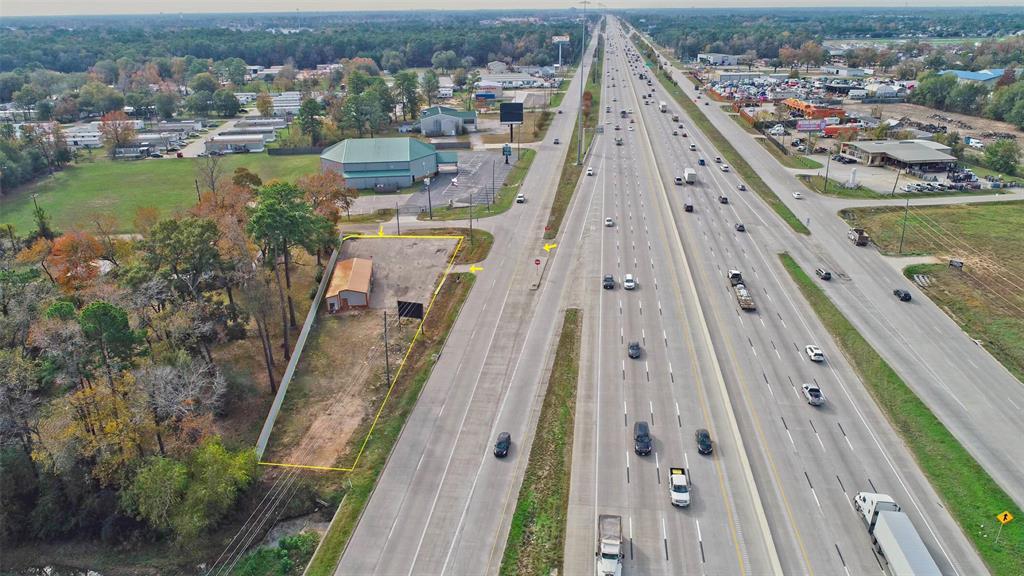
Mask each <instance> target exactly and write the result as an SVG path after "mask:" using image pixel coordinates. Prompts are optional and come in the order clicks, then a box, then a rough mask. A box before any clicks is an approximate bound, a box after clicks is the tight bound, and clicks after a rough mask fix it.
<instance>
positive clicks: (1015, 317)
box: [842, 202, 1024, 381]
mask: <svg viewBox="0 0 1024 576" xmlns="http://www.w3.org/2000/svg"><path fill="white" fill-rule="evenodd" d="M842 216H843V217H844V218H846V219H847V221H850V222H856V223H857V225H858V226H862V227H864V228H865V229H866V230H867V231H868V233H869V234H871V237H872V240H874V242H875V244H877V245H878V246H879V248H880V249H881V250H882V251H883V252H885V253H891V254H895V253H896V252H897V251H898V250H899V242H900V234H901V231H902V222H903V208H902V207H889V208H854V209H849V210H844V211H843V212H842ZM937 227H941V229H942V230H945V231H946V233H947V235H948V236H951V237H955V238H957V239H958V242H959V243H962V244H963V245H966V246H969V247H970V251H971V252H973V253H974V254H965V253H964V251H963V250H951V249H950V248H949V247H948V246H945V245H943V244H941V243H938V242H937V240H938V237H937V235H936V230H937V229H938V228H937ZM1022 229H1024V202H1000V203H991V204H987V203H986V204H961V205H956V206H928V207H917V208H913V209H912V210H911V211H910V213H909V217H908V219H907V232H906V235H905V237H904V238H903V253H904V254H929V255H934V256H936V257H938V258H939V259H941V260H943V261H945V260H946V259H949V258H956V259H962V260H964V263H965V271H966V273H964V272H959V271H956V270H953V269H951V268H949V267H948V266H947V265H945V264H939V265H934V266H917V267H911V268H908V269H907V270H905V273H906V274H908V275H911V276H912V275H913V274H927V275H928V276H930V277H931V280H932V282H931V285H929V286H925V287H924V288H923V290H924V291H925V293H926V294H928V296H929V297H930V298H931V299H932V300H934V301H935V302H936V303H937V304H938V305H939V306H941V307H942V308H943V309H944V310H945V311H946V312H947V313H948V314H949V315H950V316H951V317H952V318H953V320H955V321H956V322H957V323H958V324H959V325H960V327H961V328H963V330H964V331H965V332H967V333H968V334H970V335H971V337H972V338H974V339H976V340H979V341H981V343H982V344H983V345H984V346H985V349H986V350H988V351H989V352H990V353H991V354H992V355H993V356H995V358H996V359H997V360H999V361H1000V362H1002V364H1003V365H1004V366H1006V369H1007V370H1009V371H1010V372H1011V373H1012V374H1014V375H1015V376H1016V377H1017V378H1018V379H1019V380H1021V381H1024V312H1022V310H1024V292H1022V291H1021V290H1020V289H1019V286H1018V285H1017V283H1015V282H1013V280H1012V278H1024V253H1022V251H1021V249H1020V248H1021V240H1020V238H1021V236H1020V230H1022ZM976 254H982V255H985V256H986V257H987V258H986V260H988V261H991V262H996V263H997V266H998V267H999V268H1000V271H999V275H1000V276H1002V277H1003V280H997V279H994V278H990V277H989V276H990V274H991V273H990V272H989V271H988V270H987V269H980V270H979V268H980V266H981V264H982V263H981V262H979V261H978V259H977V257H976V256H975V255H976Z"/></svg>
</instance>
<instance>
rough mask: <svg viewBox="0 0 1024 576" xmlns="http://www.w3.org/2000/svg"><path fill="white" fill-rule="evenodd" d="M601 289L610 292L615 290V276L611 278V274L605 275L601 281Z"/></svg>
mask: <svg viewBox="0 0 1024 576" xmlns="http://www.w3.org/2000/svg"><path fill="white" fill-rule="evenodd" d="M601 287H602V288H604V289H605V290H612V289H614V288H615V276H612V275H611V274H605V275H604V278H603V279H602V280H601Z"/></svg>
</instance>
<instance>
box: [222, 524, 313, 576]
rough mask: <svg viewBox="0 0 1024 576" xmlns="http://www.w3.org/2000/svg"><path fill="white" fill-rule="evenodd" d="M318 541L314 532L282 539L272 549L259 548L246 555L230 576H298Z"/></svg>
mask: <svg viewBox="0 0 1024 576" xmlns="http://www.w3.org/2000/svg"><path fill="white" fill-rule="evenodd" d="M319 540H320V536H319V535H318V534H317V533H316V532H303V533H301V534H296V535H295V536H288V537H285V538H282V539H281V541H280V542H279V543H278V545H277V546H275V547H273V548H260V549H259V550H257V551H255V552H252V553H251V554H248V555H246V556H245V558H242V560H241V561H240V562H239V563H238V565H237V566H235V567H234V569H232V570H231V576H300V575H301V574H302V568H303V566H305V565H306V562H309V559H310V558H311V557H312V556H313V550H314V549H315V548H316V543H317V542H318V541H319Z"/></svg>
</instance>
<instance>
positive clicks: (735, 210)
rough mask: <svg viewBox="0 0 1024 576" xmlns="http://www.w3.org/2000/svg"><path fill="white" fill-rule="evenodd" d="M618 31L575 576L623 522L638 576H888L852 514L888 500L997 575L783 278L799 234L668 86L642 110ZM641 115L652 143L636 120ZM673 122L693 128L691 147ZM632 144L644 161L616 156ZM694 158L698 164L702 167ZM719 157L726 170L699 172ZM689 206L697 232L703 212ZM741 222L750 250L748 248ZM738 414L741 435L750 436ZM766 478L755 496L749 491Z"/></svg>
mask: <svg viewBox="0 0 1024 576" xmlns="http://www.w3.org/2000/svg"><path fill="white" fill-rule="evenodd" d="M610 20H611V21H610V23H609V27H608V30H609V45H611V46H617V47H619V49H618V50H614V53H613V54H611V55H610V57H609V61H608V63H607V64H606V66H605V69H606V70H608V71H611V73H612V74H611V77H608V76H606V81H610V82H614V83H615V84H616V86H615V87H609V88H607V91H608V92H607V93H606V96H605V97H604V99H603V104H608V105H611V106H612V114H610V115H608V116H609V119H610V120H611V122H612V124H610V125H606V126H605V128H606V133H605V135H604V136H601V137H600V138H599V140H600V142H598V143H597V144H596V146H595V150H594V154H593V158H592V159H591V165H592V166H593V167H594V169H595V176H594V177H592V178H588V179H587V182H586V183H585V185H584V188H583V189H582V191H581V192H582V193H583V195H584V196H586V195H593V196H597V197H598V198H599V200H598V202H599V203H600V205H601V206H602V207H603V210H602V213H601V214H594V215H591V217H590V218H589V220H590V221H592V222H593V221H597V222H598V225H599V224H600V221H601V220H603V217H604V216H610V217H612V218H614V219H615V226H612V227H607V228H605V229H604V230H603V231H601V232H600V233H595V234H593V235H591V236H585V237H584V240H585V241H586V242H588V243H589V246H590V247H589V248H587V249H585V250H583V252H584V253H585V254H587V255H588V260H587V261H586V262H585V264H584V270H585V274H583V275H582V277H583V278H584V279H585V284H584V286H583V290H584V292H585V295H584V297H583V298H584V299H583V301H584V303H585V304H584V308H585V309H586V310H587V316H586V319H585V323H584V326H585V331H586V334H585V340H584V344H585V346H586V348H587V353H585V355H584V362H585V363H584V366H583V368H582V371H581V378H582V381H581V389H580V400H579V407H578V412H577V427H576V445H575V450H574V457H573V458H574V459H573V477H572V487H573V488H572V494H571V496H570V513H569V529H568V534H569V539H568V542H567V547H566V572H567V573H570V574H578V573H580V574H581V573H588V572H591V571H592V570H593V567H592V566H593V562H594V558H593V551H594V542H595V539H596V533H595V528H594V523H595V519H596V516H597V514H602V513H615V514H620V515H622V516H623V518H624V524H625V526H626V530H627V537H631V541H630V546H631V547H630V549H629V552H628V554H627V557H626V559H625V564H626V572H627V573H642V574H680V573H685V574H691V573H692V574H697V573H707V574H738V573H745V574H765V573H771V572H773V571H776V572H777V571H778V568H777V567H776V566H775V565H774V558H776V557H777V559H778V562H779V565H780V566H781V573H785V574H843V573H846V574H863V573H874V572H875V571H876V570H879V568H880V566H879V563H878V561H877V560H876V558H875V557H874V554H873V553H872V550H871V545H870V541H869V537H868V535H867V533H866V530H865V528H864V525H863V523H862V522H861V520H860V519H859V518H858V516H857V514H856V513H855V512H854V511H853V508H852V506H851V504H850V499H851V498H852V496H853V495H854V494H855V493H856V492H858V491H878V492H884V493H888V494H890V495H892V496H893V497H894V498H895V499H896V500H897V501H898V502H900V503H902V505H903V507H904V509H905V511H907V513H908V514H909V515H910V517H911V519H912V520H913V522H914V524H915V526H916V527H917V528H918V532H919V533H921V535H922V538H923V539H924V540H925V542H926V544H927V545H928V547H929V549H930V551H931V552H932V555H933V557H934V558H935V560H936V562H937V563H938V564H939V566H940V567H941V568H942V570H943V572H944V573H948V574H964V575H967V574H972V575H973V574H982V573H985V572H986V569H985V567H984V565H983V564H982V563H981V561H980V559H979V558H978V557H977V555H976V554H975V553H974V551H973V549H972V548H971V546H970V544H969V543H968V542H967V540H966V538H964V536H963V535H962V533H961V532H960V530H959V527H958V526H956V524H955V523H954V522H953V521H952V519H951V518H950V517H949V515H948V513H946V512H945V510H944V509H943V508H942V506H941V504H940V502H939V501H938V498H937V496H936V495H935V493H934V491H933V490H932V489H931V488H930V486H929V485H928V483H927V481H926V479H925V478H924V476H923V474H922V473H921V472H920V470H919V469H918V468H917V466H916V465H915V463H914V461H913V459H912V457H911V456H910V454H909V453H908V452H907V450H906V449H905V448H904V447H903V446H902V444H901V442H900V441H899V439H898V437H897V435H896V433H895V432H894V431H893V430H892V428H891V427H890V426H889V425H888V423H887V422H886V420H885V418H884V416H882V414H881V413H880V412H879V410H878V409H877V407H876V406H875V405H874V403H873V401H872V399H871V397H870V396H869V394H868V393H867V392H866V390H865V389H864V387H863V385H862V384H861V383H860V382H859V380H858V379H857V377H856V375H855V374H854V372H853V371H852V369H851V368H850V366H849V365H848V364H847V363H846V362H845V359H844V358H843V357H842V356H841V354H840V353H839V352H838V351H837V350H836V349H835V346H834V344H832V342H831V340H830V338H829V336H828V334H827V332H826V331H825V330H824V328H823V327H822V326H821V325H820V323H819V322H818V321H817V319H816V318H815V316H814V314H813V312H812V311H811V309H810V308H809V306H808V305H807V304H806V303H805V302H804V301H803V299H802V297H801V296H800V295H799V293H798V292H797V289H796V287H795V286H794V285H793V283H792V282H791V281H790V280H789V278H788V276H787V275H786V273H785V271H784V270H783V269H782V268H781V265H780V264H779V261H778V258H777V253H778V252H780V251H782V250H783V249H788V245H789V242H788V239H789V237H790V236H792V235H793V234H792V233H791V232H790V231H789V230H788V229H785V228H783V227H784V224H782V223H781V221H780V220H779V219H778V218H777V217H776V216H775V215H774V214H773V213H771V212H770V211H769V209H768V208H767V207H766V206H764V205H763V204H762V203H761V202H760V200H759V199H757V198H756V197H755V196H754V195H753V194H752V193H750V192H740V191H738V190H737V187H738V184H739V183H740V181H739V180H738V179H737V178H736V176H735V175H734V174H733V173H732V172H723V171H722V170H721V169H720V167H719V165H718V164H716V163H715V162H714V161H713V159H714V158H715V156H718V155H719V154H718V153H717V152H716V151H714V150H713V148H712V147H711V145H710V143H709V142H708V141H707V139H706V138H705V137H704V136H703V135H702V134H700V133H698V132H696V131H695V130H694V129H693V123H692V122H691V121H690V119H689V118H687V117H685V115H683V114H681V111H680V110H679V109H678V108H679V107H678V105H675V104H674V103H672V104H670V106H669V107H670V112H669V113H660V112H658V105H657V102H658V101H660V100H666V101H668V100H669V99H668V98H667V97H666V95H665V94H664V91H663V90H661V88H660V87H659V86H658V84H657V82H655V83H654V86H655V90H656V91H655V94H654V104H651V105H644V104H642V99H641V97H640V96H641V94H643V93H645V91H646V92H647V93H649V91H650V88H649V87H647V86H646V82H643V81H641V80H639V79H638V78H637V71H638V70H634V69H632V68H631V67H630V66H629V65H628V64H627V63H626V60H625V58H624V54H623V50H622V49H621V47H622V46H624V43H625V40H624V39H623V37H622V36H621V35H620V34H619V33H618V26H617V24H616V23H615V22H616V21H615V20H613V19H610ZM616 68H618V71H615V69H616ZM609 96H611V98H609ZM612 98H617V100H618V101H617V102H613V101H612ZM629 108H632V109H633V114H632V115H631V117H632V118H633V119H634V120H635V121H636V123H635V124H628V120H622V119H620V118H619V117H618V116H619V111H620V110H621V109H629ZM709 108H710V107H709ZM672 113H680V114H681V118H680V120H681V123H682V124H683V125H684V128H683V129H681V130H680V129H679V128H678V122H675V123H674V122H672V121H671V115H672ZM727 121H728V122H732V120H728V119H727ZM616 123H620V124H621V125H622V130H621V131H615V130H614V129H613V128H614V125H615V124H616ZM628 126H633V127H634V130H633V131H629V130H628ZM673 130H680V131H686V132H687V133H688V137H687V138H684V137H682V136H681V135H679V136H673V135H672V131H673ZM618 135H622V136H623V137H624V139H625V144H624V146H615V145H614V141H613V139H614V137H615V136H618ZM691 142H692V143H694V144H695V145H696V148H697V150H696V151H690V150H689V149H688V148H689V144H690V143H691ZM699 157H703V158H705V159H706V160H707V166H698V165H697V158H699ZM688 167H692V168H694V169H696V170H697V173H698V176H697V183H696V184H695V185H692V186H687V185H682V186H677V185H675V184H674V183H673V178H674V177H675V176H681V175H682V173H683V169H684V168H688ZM720 196H726V197H728V199H729V203H728V204H723V203H720V201H719V197H720ZM687 201H691V202H692V203H693V205H694V207H695V211H694V212H693V213H685V212H684V211H683V203H684V202H687ZM739 222H742V223H744V224H745V226H746V229H747V231H746V232H738V231H736V230H735V224H736V223H739ZM879 260H880V259H879ZM805 267H806V264H805ZM730 268H737V269H739V270H741V271H742V272H743V275H744V278H745V279H746V280H747V283H748V288H750V290H751V293H752V294H753V296H754V298H755V300H756V303H757V310H756V311H754V312H743V311H741V310H739V308H738V306H737V302H736V300H735V298H734V297H733V295H732V292H731V290H730V286H729V283H728V281H727V279H726V271H727V270H728V269H730ZM811 268H812V269H813V266H812V267H811ZM604 273H613V274H615V275H616V278H617V279H618V280H619V281H621V277H622V274H625V273H634V274H636V276H637V278H638V280H639V287H638V289H637V290H635V291H632V292H627V291H624V290H622V288H621V285H620V286H618V287H616V289H615V290H611V291H608V290H602V289H601V287H600V283H601V276H602V275H603V274H604ZM702 326H706V330H707V337H703V336H702V335H701V334H700V332H701V330H702ZM630 340H639V341H641V342H642V344H643V345H644V354H643V356H641V358H639V359H636V360H633V359H629V358H627V357H626V352H625V343H626V342H628V341H630ZM810 343H814V344H818V345H820V346H821V347H822V348H823V349H824V351H825V354H826V361H825V362H824V363H821V364H817V363H812V362H810V361H809V360H808V359H807V358H806V356H805V355H804V354H803V350H802V349H803V346H804V345H806V344H810ZM716 370H719V371H720V376H718V375H716V374H715V371H716ZM719 378H720V379H721V381H722V382H723V385H721V386H719V385H716V384H715V381H716V380H717V379H719ZM803 382H814V383H816V384H817V385H818V386H820V387H821V389H822V391H823V392H824V394H825V396H826V398H827V402H826V404H825V405H824V406H822V407H812V406H809V405H808V404H807V403H806V401H805V400H804V399H803V397H802V396H801V394H800V392H799V387H800V385H801V383H803ZM730 411H732V412H734V414H735V420H736V422H737V425H738V431H739V433H738V434H736V433H734V432H733V431H732V430H730V420H731V418H730V417H729V412H730ZM641 419H642V420H648V421H649V422H650V423H651V424H652V426H651V428H652V431H653V435H654V438H655V450H654V453H652V454H651V456H645V457H640V456H636V455H635V454H634V453H632V438H631V430H632V423H633V422H634V421H635V420H641ZM697 427H706V428H708V429H709V430H710V431H711V434H712V437H713V438H714V439H715V441H716V444H715V452H714V455H713V456H711V457H707V456H700V455H698V454H697V453H696V450H695V445H694V443H693V442H694V441H693V432H694V429H695V428H697ZM745 458H746V459H749V464H747V463H745V462H744V459H745ZM678 465H684V466H687V467H688V468H689V469H690V470H691V471H692V476H693V483H694V487H693V499H694V501H693V504H692V505H691V506H690V507H689V508H686V509H673V507H672V506H671V504H670V503H669V498H668V493H667V490H668V488H667V484H666V481H667V473H668V467H670V466H678ZM748 467H749V470H750V471H751V472H750V473H751V474H752V476H753V479H754V480H755V482H756V487H754V488H753V489H751V487H750V486H748V485H747V484H746V483H744V482H743V476H744V475H745V474H746V470H747V468H748ZM757 499H759V500H757ZM754 500H757V501H754ZM759 507H763V510H764V515H765V517H766V521H767V524H768V526H769V528H770V530H769V531H768V532H767V533H765V531H764V529H763V528H762V526H761V523H760V517H759V516H760V514H759V513H758V509H759Z"/></svg>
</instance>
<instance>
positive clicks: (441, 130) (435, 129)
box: [420, 106, 476, 136]
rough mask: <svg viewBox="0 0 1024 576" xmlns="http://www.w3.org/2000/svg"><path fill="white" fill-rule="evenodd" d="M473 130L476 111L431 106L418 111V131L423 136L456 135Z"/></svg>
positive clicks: (474, 128)
mask: <svg viewBox="0 0 1024 576" xmlns="http://www.w3.org/2000/svg"><path fill="white" fill-rule="evenodd" d="M474 130H476V112H472V111H470V112H463V111H461V110H456V109H455V108H449V107H448V106H431V107H430V108H427V109H426V110H424V111H423V112H421V113H420V131H421V132H423V135H424V136H457V135H459V134H465V133H466V132H469V131H474Z"/></svg>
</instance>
